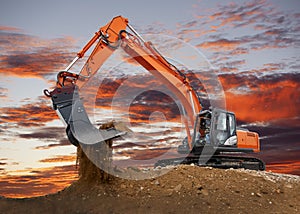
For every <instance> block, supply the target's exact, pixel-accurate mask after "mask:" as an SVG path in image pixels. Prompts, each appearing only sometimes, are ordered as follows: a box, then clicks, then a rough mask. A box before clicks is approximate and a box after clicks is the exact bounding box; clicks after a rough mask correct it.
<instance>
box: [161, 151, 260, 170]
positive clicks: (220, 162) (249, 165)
mask: <svg viewBox="0 0 300 214" xmlns="http://www.w3.org/2000/svg"><path fill="white" fill-rule="evenodd" d="M179 164H195V165H197V166H209V167H214V168H221V169H229V168H233V169H240V168H243V169H250V170H261V171H263V170H265V163H264V162H263V161H262V160H260V159H258V158H255V157H243V156H233V155H232V156H229V155H213V156H206V155H201V156H199V155H188V156H187V157H182V158H172V159H165V160H159V161H157V162H156V163H155V167H157V166H161V167H165V166H169V165H179Z"/></svg>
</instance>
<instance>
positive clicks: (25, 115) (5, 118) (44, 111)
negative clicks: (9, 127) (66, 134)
mask: <svg viewBox="0 0 300 214" xmlns="http://www.w3.org/2000/svg"><path fill="white" fill-rule="evenodd" d="M1 112H2V114H1V116H0V124H5V123H10V124H17V125H18V126H43V125H44V124H45V123H46V122H50V121H53V120H55V119H58V116H57V115H56V113H55V111H54V110H53V109H52V108H51V107H50V106H47V105H46V104H44V103H32V104H26V105H23V106H20V107H4V108H1Z"/></svg>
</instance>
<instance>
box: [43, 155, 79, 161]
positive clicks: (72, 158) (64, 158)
mask: <svg viewBox="0 0 300 214" xmlns="http://www.w3.org/2000/svg"><path fill="white" fill-rule="evenodd" d="M75 161H76V156H75V155H57V156H55V157H53V158H46V159H42V160H40V161H39V162H42V163H55V162H56V163H61V162H75Z"/></svg>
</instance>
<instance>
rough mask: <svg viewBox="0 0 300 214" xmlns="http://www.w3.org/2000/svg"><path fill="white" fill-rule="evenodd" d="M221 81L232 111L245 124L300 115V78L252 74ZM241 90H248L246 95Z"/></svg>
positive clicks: (228, 77)
mask: <svg viewBox="0 0 300 214" xmlns="http://www.w3.org/2000/svg"><path fill="white" fill-rule="evenodd" d="M220 80H221V82H222V84H223V88H224V90H225V95H226V101H227V102H226V104H227V107H228V109H230V110H231V111H234V112H236V115H237V117H238V118H239V119H240V120H242V121H247V122H249V123H250V122H254V121H269V120H275V119H278V118H293V117H297V116H298V115H300V110H299V108H298V106H299V104H300V103H299V102H300V101H299V99H298V98H299V95H300V91H299V86H300V85H299V83H300V79H299V75H297V74H289V73H286V74H277V75H275V74H273V75H266V76H262V77H257V76H255V75H251V74H250V75H247V74H245V75H235V74H223V75H221V76H220ZM241 87H244V88H245V87H246V89H247V90H246V91H244V92H246V93H239V92H240V91H241ZM234 89H235V90H236V91H234Z"/></svg>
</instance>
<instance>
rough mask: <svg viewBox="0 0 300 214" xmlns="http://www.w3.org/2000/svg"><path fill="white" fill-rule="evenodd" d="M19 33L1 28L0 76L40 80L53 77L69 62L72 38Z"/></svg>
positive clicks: (13, 29) (9, 28)
mask: <svg viewBox="0 0 300 214" xmlns="http://www.w3.org/2000/svg"><path fill="white" fill-rule="evenodd" d="M19 31H21V30H18V29H15V28H11V27H6V26H2V27H1V28H0V40H1V49H0V50H1V56H0V74H3V75H14V76H18V77H38V78H43V77H45V76H49V75H52V74H56V73H57V70H60V69H62V68H63V67H62V66H64V65H66V64H67V63H68V62H69V61H70V60H71V56H72V55H73V54H72V53H71V52H70V49H72V48H74V43H75V40H74V39H73V38H71V37H64V38H58V39H48V40H47V39H41V38H39V37H35V36H30V35H27V34H23V33H19Z"/></svg>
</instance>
